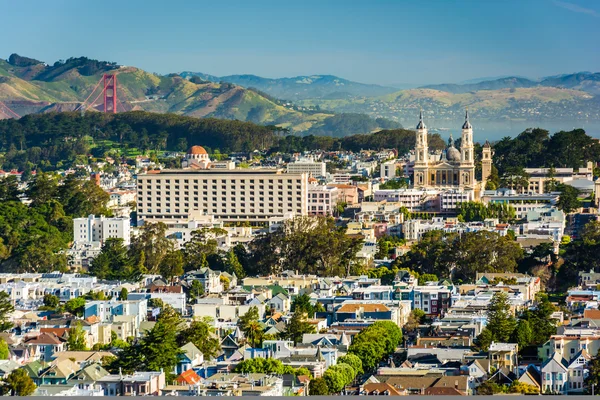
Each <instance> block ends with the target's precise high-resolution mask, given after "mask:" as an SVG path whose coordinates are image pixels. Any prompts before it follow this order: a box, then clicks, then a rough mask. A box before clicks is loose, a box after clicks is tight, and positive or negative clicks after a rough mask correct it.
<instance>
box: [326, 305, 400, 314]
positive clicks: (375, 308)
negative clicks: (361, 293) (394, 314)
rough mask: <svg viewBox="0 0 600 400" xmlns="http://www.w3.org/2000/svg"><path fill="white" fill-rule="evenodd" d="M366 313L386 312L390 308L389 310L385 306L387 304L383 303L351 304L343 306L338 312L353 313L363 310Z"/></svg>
mask: <svg viewBox="0 0 600 400" xmlns="http://www.w3.org/2000/svg"><path fill="white" fill-rule="evenodd" d="M361 308H362V310H363V311H364V312H386V311H390V309H389V308H387V307H386V306H385V304H381V303H375V304H372V303H350V304H343V305H342V306H341V307H340V308H339V309H338V310H337V312H339V313H351V312H356V311H358V310H359V309H361Z"/></svg>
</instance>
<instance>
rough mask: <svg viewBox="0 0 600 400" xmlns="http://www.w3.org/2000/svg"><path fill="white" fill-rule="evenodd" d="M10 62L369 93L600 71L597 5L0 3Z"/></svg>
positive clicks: (508, 0) (573, 1) (403, 0)
mask: <svg viewBox="0 0 600 400" xmlns="http://www.w3.org/2000/svg"><path fill="white" fill-rule="evenodd" d="M0 4H1V5H2V12H1V13H0V37H2V40H0V57H1V58H8V56H9V55H10V54H11V53H14V52H16V53H19V54H21V55H26V56H29V57H34V58H37V59H41V60H43V61H46V62H54V61H56V60H58V59H64V58H68V57H71V56H82V55H85V56H87V57H90V58H97V59H102V60H108V61H116V62H118V63H119V64H124V65H134V66H137V67H140V68H143V69H146V70H149V71H153V72H158V73H168V72H179V71H183V70H192V71H201V72H205V73H210V74H214V75H229V74H242V73H247V74H256V75H261V76H266V77H283V76H296V75H311V74H333V75H338V76H341V77H344V78H347V79H351V80H356V81H360V82H367V83H380V84H391V83H417V84H425V83H441V82H460V81H463V80H467V79H472V78H479V77H491V76H501V75H522V76H528V77H540V76H547V75H554V74H559V73H568V72H575V71H589V70H591V71H594V72H596V71H600V42H599V40H598V38H600V1H597V0H462V1H459V0H456V1H451V0H419V1H417V0H413V1H408V0H395V1H385V0H380V1H377V0H371V1H353V0H345V1H337V0H330V1H327V0H320V1H313V0H303V1H297V2H287V1H281V0H279V1H261V0H246V1H227V0H218V1H201V0H197V1H196V0H188V1H180V0H169V1H165V0H143V1H142V0H121V1H118V2H117V1H112V0H105V1H87V0H83V1H82V0H77V1H74V0H52V1H48V0H43V1H42V0H27V1H24V0H23V1H21V0H0Z"/></svg>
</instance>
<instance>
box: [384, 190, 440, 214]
mask: <svg viewBox="0 0 600 400" xmlns="http://www.w3.org/2000/svg"><path fill="white" fill-rule="evenodd" d="M374 200H375V201H386V202H389V203H399V204H400V205H401V206H402V207H406V208H407V209H408V210H409V211H437V210H438V209H439V191H437V190H418V189H386V190H376V191H375V195H374Z"/></svg>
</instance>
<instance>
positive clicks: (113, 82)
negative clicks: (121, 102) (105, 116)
mask: <svg viewBox="0 0 600 400" xmlns="http://www.w3.org/2000/svg"><path fill="white" fill-rule="evenodd" d="M103 80H104V90H103V92H104V112H105V113H113V114H115V113H116V112H117V101H118V98H117V75H116V74H115V75H111V74H104V76H103Z"/></svg>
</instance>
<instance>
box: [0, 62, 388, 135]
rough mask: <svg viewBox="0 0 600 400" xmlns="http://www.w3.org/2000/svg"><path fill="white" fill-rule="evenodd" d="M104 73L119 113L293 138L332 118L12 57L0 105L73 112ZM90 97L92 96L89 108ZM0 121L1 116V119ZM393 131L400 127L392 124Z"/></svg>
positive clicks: (125, 73) (131, 75)
mask: <svg viewBox="0 0 600 400" xmlns="http://www.w3.org/2000/svg"><path fill="white" fill-rule="evenodd" d="M106 72H110V73H116V74H117V79H118V95H119V101H120V104H118V109H119V110H120V111H129V110H144V111H152V112H161V113H167V112H168V113H176V114H180V115H186V116H192V117H198V118H205V117H216V118H225V119H236V120H241V121H251V122H255V123H258V124H265V125H277V126H279V127H281V128H286V129H289V130H291V131H295V132H307V131H310V130H311V129H313V128H319V129H320V131H323V129H322V126H323V125H324V122H325V121H326V120H327V119H329V118H331V117H333V116H334V114H333V113H327V112H321V111H319V110H303V109H299V108H298V107H294V106H293V105H288V104H283V103H282V102H280V101H278V100H277V99H275V98H271V97H270V96H268V95H265V94H263V93H260V92H259V91H256V90H249V89H246V88H243V87H241V86H238V85H235V84H232V83H226V82H222V83H218V82H211V81H209V80H203V79H198V80H192V81H190V80H188V79H185V78H183V77H181V76H180V75H177V74H170V75H167V76H162V75H156V74H152V73H149V72H146V71H144V70H142V69H139V68H135V67H124V66H118V65H117V64H116V63H111V62H101V61H96V60H90V59H87V58H85V57H80V58H70V59H68V60H65V61H58V62H56V63H54V64H53V65H46V64H44V63H42V62H40V61H38V60H35V59H32V58H27V57H21V56H18V55H15V54H14V55H11V57H9V59H8V60H1V59H0V100H1V101H3V102H4V103H6V104H7V105H8V106H9V107H10V108H11V109H12V110H14V111H15V112H16V113H17V114H19V115H26V114H31V113H39V112H48V111H73V110H76V109H77V108H78V107H79V106H80V104H81V102H82V101H83V100H84V99H86V98H87V97H88V96H89V95H90V94H91V93H92V91H93V89H94V87H95V86H96V84H97V83H98V81H99V79H100V77H101V76H102V74H103V73H106ZM95 93H99V91H98V90H97V91H96V92H95ZM94 97H96V94H94V96H93V97H92V98H90V102H91V101H93V100H94ZM101 101H102V98H101V97H99V98H97V100H96V102H95V103H94V105H92V106H91V107H90V110H93V109H97V110H100V109H101ZM90 104H91V103H90ZM2 117H5V116H4V115H3V114H1V113H0V118H2ZM336 117H337V118H340V117H339V116H336ZM343 118H345V117H342V119H343ZM362 118H363V119H364V120H367V121H371V122H372V124H373V125H374V126H373V127H374V128H377V127H381V128H388V127H389V126H387V125H385V124H384V125H381V126H379V125H378V124H377V123H375V122H374V121H373V120H371V119H370V118H369V117H367V116H364V115H363V116H362ZM330 125H331V124H328V126H330ZM388 125H389V124H388ZM395 127H399V125H398V124H395ZM325 133H328V134H332V135H336V136H341V135H345V134H353V133H366V132H362V131H361V132H356V131H350V132H338V131H336V130H335V127H334V128H333V130H331V128H330V129H329V131H328V132H325Z"/></svg>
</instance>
